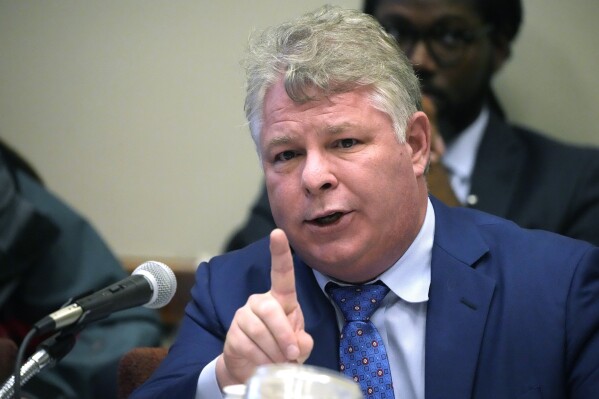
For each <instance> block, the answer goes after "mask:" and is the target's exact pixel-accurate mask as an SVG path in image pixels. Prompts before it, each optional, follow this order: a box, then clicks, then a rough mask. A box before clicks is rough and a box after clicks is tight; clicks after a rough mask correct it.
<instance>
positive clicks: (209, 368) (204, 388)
mask: <svg viewBox="0 0 599 399" xmlns="http://www.w3.org/2000/svg"><path fill="white" fill-rule="evenodd" d="M216 359H218V358H216ZM216 359H214V360H213V361H211V362H210V363H208V364H207V365H206V367H204V369H203V370H202V372H201V373H200V377H199V378H198V387H197V389H196V396H195V399H216V398H220V399H223V394H222V392H221V391H220V388H219V387H218V381H217V380H216Z"/></svg>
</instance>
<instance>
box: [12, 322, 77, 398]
mask: <svg viewBox="0 0 599 399" xmlns="http://www.w3.org/2000/svg"><path fill="white" fill-rule="evenodd" d="M79 330H80V328H79V327H78V326H76V328H72V329H67V330H65V331H61V332H59V333H57V334H55V335H53V336H52V337H50V338H48V339H47V340H45V341H44V342H42V343H41V344H40V345H39V346H38V350H37V351H36V352H35V353H34V354H33V355H32V356H31V357H30V358H29V359H28V360H27V361H26V362H25V364H23V366H22V367H21V369H20V373H19V374H20V379H21V382H20V386H23V385H25V383H26V382H27V381H29V380H30V379H31V378H33V377H34V376H35V375H36V374H38V373H39V372H40V371H42V369H44V368H45V367H46V366H54V365H55V364H56V363H57V362H59V361H60V360H61V359H62V358H63V357H65V356H66V355H67V354H68V353H69V352H70V351H71V349H73V346H75V334H76V333H77V332H79ZM14 393H15V376H14V375H12V376H10V378H8V379H7V380H6V381H5V382H4V384H3V385H2V388H1V389H0V399H10V398H12V397H13V395H14ZM16 399H20V398H16Z"/></svg>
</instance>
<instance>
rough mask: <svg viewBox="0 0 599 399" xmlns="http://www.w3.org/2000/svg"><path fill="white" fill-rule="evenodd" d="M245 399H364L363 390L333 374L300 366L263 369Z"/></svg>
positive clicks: (281, 365) (250, 383)
mask: <svg viewBox="0 0 599 399" xmlns="http://www.w3.org/2000/svg"><path fill="white" fill-rule="evenodd" d="M245 399H363V396H362V391H361V390H360V386H359V385H358V384H356V383H355V382H354V381H353V380H350V379H348V378H347V377H345V376H344V375H342V374H340V373H337V372H334V371H332V370H328V369H324V368H321V367H315V366H305V365H299V364H291V363H286V364H270V365H265V366H260V367H258V369H257V370H256V372H255V373H254V375H253V376H252V377H251V378H250V379H249V380H248V382H247V384H246V392H245Z"/></svg>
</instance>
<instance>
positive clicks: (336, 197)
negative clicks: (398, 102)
mask: <svg viewBox="0 0 599 399" xmlns="http://www.w3.org/2000/svg"><path fill="white" fill-rule="evenodd" d="M368 94H369V91H368V90H367V89H366V88H361V89H357V90H354V91H352V92H348V93H343V94H336V95H332V96H330V97H326V98H322V99H319V100H314V101H310V102H307V103H304V104H298V103H295V102H293V101H292V100H291V99H290V98H289V97H288V96H287V93H286V92H285V89H284V86H283V84H282V81H279V82H278V83H277V84H275V85H274V86H272V87H271V88H270V89H269V90H268V91H267V94H266V98H265V103H264V125H263V130H262V135H261V138H260V152H261V156H262V164H263V168H264V173H265V178H266V187H267V189H268V195H269V200H270V204H271V208H272V213H273V216H274V218H275V221H276V222H277V225H278V226H279V227H280V228H282V229H283V230H284V231H285V233H286V234H287V236H288V238H289V241H290V243H291V246H292V247H293V248H294V250H295V251H296V252H297V253H298V254H300V256H301V257H302V259H303V260H304V261H306V263H307V264H308V265H310V266H311V267H313V268H315V269H317V270H319V271H320V272H322V273H325V274H327V275H330V276H333V277H335V278H338V279H340V280H343V281H348V282H362V281H367V280H369V279H371V278H374V277H376V276H378V275H379V274H381V273H382V272H383V271H385V270H386V269H387V268H388V267H390V266H391V265H392V264H393V263H394V262H395V261H396V260H397V259H399V258H400V257H401V255H402V254H403V252H404V251H405V250H406V249H407V247H408V246H409V245H410V243H411V242H412V240H413V239H414V238H415V236H416V234H417V233H418V231H419V229H420V226H421V224H422V221H423V220H424V214H425V211H426V186H425V184H424V177H423V173H424V169H425V167H426V160H427V159H428V146H429V138H430V136H429V130H428V128H429V126H428V122H427V121H426V117H425V116H424V114H422V113H417V114H415V115H419V116H420V117H419V118H418V117H413V118H412V120H413V119H414V118H416V119H417V122H414V123H412V122H410V124H409V127H408V129H407V131H409V132H410V133H408V136H409V138H408V140H407V142H406V143H405V144H400V143H399V142H398V140H397V139H396V136H395V132H394V130H393V127H392V124H391V119H390V118H389V117H388V116H387V115H386V114H384V113H383V112H381V111H378V110H377V109H375V108H374V107H372V106H371V105H370V102H369V100H368ZM412 120H411V121H412Z"/></svg>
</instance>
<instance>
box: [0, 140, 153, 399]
mask: <svg viewBox="0 0 599 399" xmlns="http://www.w3.org/2000/svg"><path fill="white" fill-rule="evenodd" d="M0 265H1V267H0V338H3V339H7V340H11V341H14V342H15V343H16V344H19V345H20V344H21V341H22V340H23V338H24V336H25V335H26V334H27V332H28V331H29V330H30V329H31V327H32V325H33V323H35V322H36V321H38V320H39V319H41V318H42V317H44V316H46V315H48V314H50V313H51V312H54V311H55V310H57V309H59V308H60V307H62V306H63V305H64V304H65V303H66V302H67V301H68V300H69V299H71V298H73V297H78V296H81V295H84V294H87V293H89V292H92V291H96V290H99V289H101V288H104V287H105V286H107V285H109V284H112V283H114V282H115V281H118V280H120V279H122V278H124V277H126V273H125V271H124V270H123V268H122V267H121V265H120V264H119V262H118V260H117V259H116V258H115V257H114V255H113V253H112V252H111V251H110V250H109V248H108V247H107V246H106V244H105V243H104V241H103V240H102V239H101V237H100V236H99V235H98V234H97V232H96V231H95V230H94V229H93V227H92V226H91V225H90V224H89V223H88V222H87V221H86V220H85V219H83V218H82V217H81V216H80V215H78V214H77V213H76V212H74V211H73V210H72V209H71V208H70V207H68V206H67V205H65V204H64V203H63V202H62V201H61V200H60V199H58V198H57V197H56V196H54V195H53V194H52V193H51V192H50V191H49V190H48V189H47V188H46V187H45V186H44V185H43V184H42V182H41V179H40V178H39V176H38V175H37V174H36V172H35V171H34V170H33V168H31V167H30V166H29V165H28V163H27V161H26V160H24V159H23V158H22V157H21V156H20V155H19V154H17V153H16V152H14V151H13V150H12V149H11V148H9V147H8V146H7V145H5V144H4V143H2V142H0ZM160 338H161V328H160V324H159V320H158V317H157V314H156V313H155V312H153V311H151V310H150V309H143V308H137V309H130V310H127V311H124V312H119V313H117V314H115V315H113V316H111V317H109V318H107V319H105V320H102V321H99V322H97V323H93V324H90V325H89V326H87V327H85V329H84V330H83V331H81V332H80V333H79V334H78V335H77V341H76V343H75V346H74V348H73V349H72V350H71V352H70V353H68V354H67V355H66V356H65V357H64V358H63V359H62V360H61V361H60V362H58V363H57V364H56V365H55V366H54V367H47V368H46V369H44V370H42V371H41V372H40V373H39V374H37V375H36V376H35V377H34V378H32V379H31V380H30V381H29V382H27V383H26V384H25V385H24V387H23V389H22V392H23V394H24V395H26V397H27V398H68V399H70V398H72V399H75V398H77V399H84V398H88V399H91V398H116V396H117V366H118V362H119V360H120V358H121V356H122V355H123V354H124V353H126V352H127V351H129V350H131V349H133V348H135V347H136V346H152V345H159V344H160ZM8 342H10V341H8ZM37 343H40V342H39V341H38V342H37ZM32 347H33V348H35V345H33V346H32ZM7 355H8V354H7ZM29 355H30V351H28V352H27V356H29ZM7 357H8V356H7ZM2 360H3V361H5V362H9V361H11V360H12V361H14V359H11V360H9V359H2ZM25 360H26V359H25ZM12 361H11V363H12ZM8 367H10V368H12V367H14V366H13V365H12V364H11V365H8V364H7V367H5V368H8ZM11 371H12V370H11ZM2 382H4V381H2Z"/></svg>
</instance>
